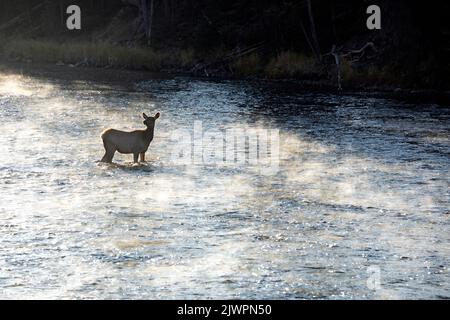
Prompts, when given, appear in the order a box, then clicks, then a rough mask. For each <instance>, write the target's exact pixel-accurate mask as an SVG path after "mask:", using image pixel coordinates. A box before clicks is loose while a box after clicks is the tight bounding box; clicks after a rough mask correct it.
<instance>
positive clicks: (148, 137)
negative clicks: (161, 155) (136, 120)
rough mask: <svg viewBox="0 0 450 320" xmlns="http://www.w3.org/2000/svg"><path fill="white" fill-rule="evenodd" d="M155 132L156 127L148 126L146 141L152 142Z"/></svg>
mask: <svg viewBox="0 0 450 320" xmlns="http://www.w3.org/2000/svg"><path fill="white" fill-rule="evenodd" d="M154 131H155V126H154V125H153V126H147V129H145V131H144V133H145V139H146V140H152V139H153V132H154Z"/></svg>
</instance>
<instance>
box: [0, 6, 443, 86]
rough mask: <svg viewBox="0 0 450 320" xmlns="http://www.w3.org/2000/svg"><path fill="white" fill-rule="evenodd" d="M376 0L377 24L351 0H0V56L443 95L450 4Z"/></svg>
mask: <svg viewBox="0 0 450 320" xmlns="http://www.w3.org/2000/svg"><path fill="white" fill-rule="evenodd" d="M69 4H76V5H78V6H80V8H81V9H80V10H81V21H82V22H80V29H78V30H69V29H68V27H67V25H66V19H67V18H68V15H66V14H65V12H66V8H67V6H68V5H69ZM378 5H379V6H380V7H381V8H382V15H383V17H382V19H381V21H382V26H381V29H378V30H369V29H368V28H367V26H366V20H367V18H368V15H367V13H366V10H367V4H366V3H364V2H361V1H357V0H351V1H340V0H339V1H314V2H313V1H310V0H301V1H282V2H280V1H256V0H249V1H244V2H242V1H236V0H214V1H185V0H180V1H172V0H139V1H137V0H110V1H92V0H74V1H68V0H58V1H45V2H43V1H40V0H4V1H2V4H1V5H0V7H1V8H2V9H3V10H0V39H1V40H2V41H0V61H3V62H4V63H10V64H13V63H15V62H17V63H33V64H56V65H66V66H70V67H94V68H104V69H105V68H106V69H124V70H141V71H150V72H162V73H169V74H183V75H188V76H194V77H204V78H214V79H260V80H270V81H294V82H296V83H301V84H303V85H304V86H309V87H311V88H318V89H324V90H329V91H341V89H342V90H362V91H374V90H378V91H382V90H386V91H395V90H396V91H405V90H408V91H414V90H415V91H427V92H436V91H438V92H448V90H449V89H450V82H449V80H450V78H449V77H448V74H449V73H450V66H449V64H448V52H449V50H450V30H449V29H448V28H447V27H446V25H447V24H446V23H444V22H446V21H447V16H446V15H445V12H448V11H449V10H450V4H442V5H440V6H435V7H430V8H423V6H421V5H420V4H416V3H412V2H410V1H407V0H399V1H395V2H393V1H390V0H380V1H379V3H378ZM447 9H448V10H447ZM419 44H420V45H419ZM412 48H414V49H412Z"/></svg>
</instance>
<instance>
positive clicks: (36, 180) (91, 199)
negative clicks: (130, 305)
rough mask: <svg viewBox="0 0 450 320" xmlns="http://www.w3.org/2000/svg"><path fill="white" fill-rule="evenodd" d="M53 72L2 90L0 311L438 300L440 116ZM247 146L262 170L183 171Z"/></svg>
mask: <svg viewBox="0 0 450 320" xmlns="http://www.w3.org/2000/svg"><path fill="white" fill-rule="evenodd" d="M56 69H57V71H51V70H50V71H46V73H45V74H44V75H42V76H36V75H34V74H27V73H23V72H22V73H21V72H19V71H18V72H11V71H10V72H5V71H4V70H3V72H2V73H0V122H1V126H0V127H1V135H0V244H1V249H0V298H2V299H15V298H38V299H93V298H95V299H191V298H192V299H197V298H205V299H213V298H221V299H234V298H237V299H399V298H401V299H403V298H404V299H415V298H431V299H440V298H450V274H449V262H450V245H449V242H450V195H449V190H450V188H449V181H450V177H449V171H450V135H449V130H450V107H449V106H445V105H435V104H431V103H428V104H413V103H410V102H408V103H407V102H402V101H398V100H394V99H388V98H381V97H373V96H372V97H371V96H369V95H364V94H340V95H337V94H329V93H323V92H306V91H304V90H303V91H302V90H297V89H296V86H295V85H294V84H291V85H288V84H282V83H273V82H265V81H237V80H235V81H226V80H221V81H212V80H211V81H206V80H202V79H193V78H188V77H169V76H164V77H157V76H156V77H155V76H152V77H148V76H147V75H146V74H140V75H139V76H137V77H131V78H130V77H125V76H124V78H123V80H121V76H122V75H123V73H124V72H123V71H112V70H109V71H103V70H96V71H91V73H92V72H94V73H95V75H92V76H91V77H84V78H83V77H81V78H80V77H78V76H77V75H73V76H68V75H70V73H74V72H75V71H74V70H76V69H77V68H67V67H59V68H56ZM102 73H103V76H102ZM127 74H131V72H130V73H127ZM97 77H98V78H101V81H100V80H96V79H97ZM109 78H111V79H109ZM142 112H145V113H147V114H149V115H153V114H154V113H156V112H160V113H161V117H160V118H159V119H158V120H157V121H156V128H155V137H154V140H153V142H152V143H151V145H150V148H149V151H148V152H147V156H146V158H147V160H148V162H147V163H144V164H140V165H133V164H132V163H131V162H132V156H131V155H121V154H116V155H115V157H114V164H113V165H108V164H103V163H99V162H98V160H100V159H101V157H102V155H103V153H104V149H103V145H102V141H101V138H100V133H101V132H102V130H103V129H105V128H108V127H113V128H116V129H122V130H133V129H143V128H144V125H143V124H142V121H143V119H142V116H141V114H142ZM250 129H255V130H260V131H261V132H266V133H267V132H269V133H270V136H271V137H272V136H273V137H274V139H275V140H274V141H273V144H270V146H272V145H273V146H274V147H276V148H274V149H273V150H271V153H269V155H270V157H271V162H270V163H271V165H270V166H269V165H267V164H265V163H257V164H254V163H250V161H244V162H242V161H241V162H238V161H236V163H224V162H221V161H219V160H220V159H219V160H218V159H216V161H215V162H214V161H212V162H206V161H204V160H202V159H201V157H200V160H199V159H197V161H196V160H192V158H194V157H195V154H194V153H195V152H194V153H193V155H192V157H189V150H192V149H191V146H192V145H195V146H194V147H193V148H200V149H197V151H198V150H203V151H205V150H204V149H205V148H206V151H205V152H206V153H207V152H208V150H209V149H208V148H210V146H211V144H208V142H207V141H206V142H205V141H203V144H202V139H203V140H204V139H205V136H204V135H206V134H207V133H208V132H215V133H216V134H219V136H218V137H219V138H220V134H223V136H224V137H225V136H227V135H228V133H227V132H229V131H227V130H244V132H247V131H246V130H250ZM180 133H181V134H180ZM202 137H203V138H202ZM219 138H217V139H215V140H217V141H216V142H221V141H219V140H220V139H219ZM250 144H251V143H250V140H248V141H247V144H244V145H242V148H241V149H238V148H237V149H236V155H238V154H239V153H244V154H245V153H248V151H249V148H251V147H250ZM228 146H229V144H227V146H226V147H227V148H228ZM202 148H203V149H202ZM179 150H184V152H185V153H186V152H187V154H188V156H187V157H185V158H183V159H184V162H183V161H181V162H180V161H178V160H179V159H178V160H177V158H176V155H178V156H179V157H180V158H181V157H182V156H183V155H180V154H179V153H178V151H179ZM216 150H217V149H216ZM184 156H186V154H184ZM267 168H269V170H265V171H264V170H262V169H267Z"/></svg>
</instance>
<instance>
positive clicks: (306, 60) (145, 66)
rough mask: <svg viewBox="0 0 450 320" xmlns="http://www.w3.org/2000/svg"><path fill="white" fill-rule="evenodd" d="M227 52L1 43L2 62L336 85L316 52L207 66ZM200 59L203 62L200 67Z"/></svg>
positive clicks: (369, 79)
mask: <svg viewBox="0 0 450 320" xmlns="http://www.w3.org/2000/svg"><path fill="white" fill-rule="evenodd" d="M226 56H227V53H226V52H225V51H220V50H215V51H214V52H213V53H212V54H209V55H207V56H205V55H204V54H203V53H198V52H196V51H195V50H194V49H193V48H188V49H171V50H161V49H159V50H158V49H153V48H150V47H145V46H141V47H140V46H132V47H129V46H123V45H117V44H113V43H109V42H92V41H83V40H81V41H80V40H78V41H74V42H63V43H60V42H57V41H55V40H47V39H44V40H37V39H10V40H6V41H4V42H3V44H2V45H0V61H4V62H13V63H14V62H19V63H20V62H22V63H38V64H41V63H44V64H56V65H67V66H70V67H92V68H112V69H127V70H140V71H151V72H167V73H171V74H185V75H191V76H199V77H211V78H227V79H255V78H256V79H267V80H287V81H289V80H293V81H305V82H308V83H314V84H315V86H318V87H329V88H337V81H336V79H335V72H336V70H335V69H334V68H331V69H330V68H325V67H324V65H320V64H318V63H317V62H316V61H315V59H314V57H312V56H307V55H305V54H302V53H298V52H294V51H291V50H286V51H281V52H280V53H278V54H276V55H275V56H272V57H269V58H267V57H262V56H261V55H259V54H258V53H252V54H249V55H245V56H242V57H239V58H237V59H233V60H231V61H230V62H229V63H228V64H227V68H226V69H225V70H223V69H222V70H218V69H214V66H213V67H212V68H211V69H207V68H206V67H205V66H210V65H213V64H214V61H220V60H222V59H224V57H226ZM199 61H201V64H202V66H203V67H204V69H200V71H199V65H200V63H199ZM341 77H342V85H343V87H344V88H348V89H362V90H364V89H366V90H367V89H369V90H370V89H379V90H388V91H391V90H401V89H405V88H411V89H419V90H421V88H413V86H411V85H410V84H409V83H408V81H405V79H403V78H402V76H401V75H400V76H399V74H398V73H396V70H395V68H394V67H390V66H384V67H381V68H380V67H375V66H370V67H364V68H356V67H354V66H353V65H352V64H351V63H350V62H349V61H346V60H343V61H342V66H341ZM400 88H401V89H400ZM422 90H423V91H424V90H426V88H422Z"/></svg>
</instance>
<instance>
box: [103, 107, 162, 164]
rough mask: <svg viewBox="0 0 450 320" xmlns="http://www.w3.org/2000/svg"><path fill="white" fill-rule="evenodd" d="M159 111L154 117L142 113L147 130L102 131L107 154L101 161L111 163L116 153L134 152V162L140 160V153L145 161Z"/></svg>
mask: <svg viewBox="0 0 450 320" xmlns="http://www.w3.org/2000/svg"><path fill="white" fill-rule="evenodd" d="M159 115H160V114H159V112H158V113H156V114H155V116H153V117H149V116H147V115H146V114H145V113H142V116H143V117H144V124H145V125H146V126H147V129H145V130H134V131H130V132H126V131H120V130H116V129H106V130H105V131H103V132H102V135H101V137H102V139H103V146H104V147H105V155H104V156H103V158H102V160H100V161H101V162H107V163H111V162H112V159H113V157H114V153H115V152H116V151H118V152H119V153H125V154H130V153H132V154H133V162H134V163H137V162H138V157H139V155H140V157H141V159H140V161H141V162H145V152H146V151H147V149H148V146H149V145H150V142H152V140H153V132H154V130H155V121H156V119H158V118H159Z"/></svg>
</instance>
